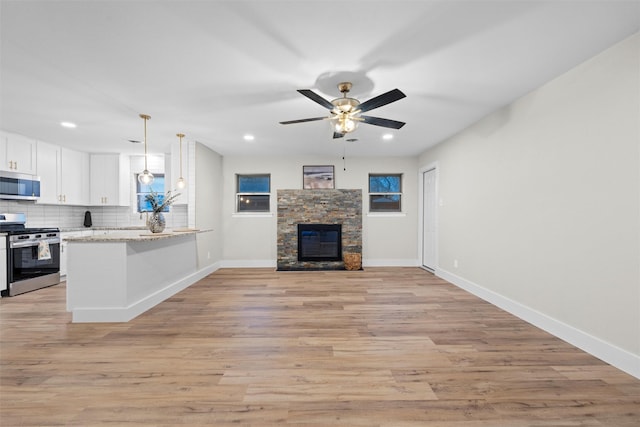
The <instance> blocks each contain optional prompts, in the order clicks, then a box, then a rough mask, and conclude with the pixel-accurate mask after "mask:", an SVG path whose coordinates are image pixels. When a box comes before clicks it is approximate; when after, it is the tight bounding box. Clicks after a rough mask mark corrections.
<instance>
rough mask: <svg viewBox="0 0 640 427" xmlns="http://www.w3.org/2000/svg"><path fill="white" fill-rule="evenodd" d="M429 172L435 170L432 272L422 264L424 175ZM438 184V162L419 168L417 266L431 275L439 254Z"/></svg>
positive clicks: (435, 267)
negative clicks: (434, 226)
mask: <svg viewBox="0 0 640 427" xmlns="http://www.w3.org/2000/svg"><path fill="white" fill-rule="evenodd" d="M431 170H435V180H436V182H435V198H436V205H435V206H436V208H435V210H434V212H433V214H434V216H435V218H434V222H435V224H436V229H435V232H434V235H435V240H436V241H435V255H434V263H435V265H434V268H433V271H432V270H431V269H430V268H428V267H425V266H424V265H423V264H422V262H423V261H424V253H423V252H424V220H425V212H424V174H425V173H426V172H429V171H431ZM439 183H440V166H439V164H438V162H433V163H429V164H428V165H426V166H423V167H421V168H420V169H419V170H418V265H419V266H420V268H423V269H425V270H427V271H431V272H433V273H435V272H436V269H437V268H438V265H439V263H438V254H439V250H438V230H439V226H438V207H439V206H440V198H439V192H438V187H439Z"/></svg>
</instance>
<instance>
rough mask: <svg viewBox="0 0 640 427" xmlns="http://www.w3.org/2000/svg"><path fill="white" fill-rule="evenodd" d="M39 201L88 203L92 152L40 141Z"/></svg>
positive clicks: (38, 160)
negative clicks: (90, 154)
mask: <svg viewBox="0 0 640 427" xmlns="http://www.w3.org/2000/svg"><path fill="white" fill-rule="evenodd" d="M37 154H38V155H37V163H36V164H37V174H38V175H39V176H40V198H39V199H38V203H39V204H66V205H86V204H88V203H89V154H88V153H83V152H80V151H75V150H69V149H67V148H63V147H59V146H57V145H53V144H48V143H46V142H43V141H38V146H37Z"/></svg>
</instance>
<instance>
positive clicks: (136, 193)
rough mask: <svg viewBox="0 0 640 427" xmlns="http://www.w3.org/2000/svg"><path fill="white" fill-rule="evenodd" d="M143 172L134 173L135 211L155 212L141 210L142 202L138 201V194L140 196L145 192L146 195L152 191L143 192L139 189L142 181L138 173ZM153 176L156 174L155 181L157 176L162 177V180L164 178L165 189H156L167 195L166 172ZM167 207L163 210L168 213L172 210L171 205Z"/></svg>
mask: <svg viewBox="0 0 640 427" xmlns="http://www.w3.org/2000/svg"><path fill="white" fill-rule="evenodd" d="M141 173H142V172H136V173H134V174H133V179H134V186H135V193H134V199H135V208H136V210H135V213H140V214H142V213H149V212H153V211H151V210H149V211H141V210H140V203H139V201H138V196H140V195H142V194H144V195H147V194H150V193H141V192H139V191H138V189H139V188H140V185H141V184H140V182H139V181H138V175H140V174H141ZM153 176H154V181H155V179H156V178H159V177H162V180H163V189H162V191H156V193H158V194H162V195H166V189H165V187H166V185H167V181H166V178H167V176H166V174H164V173H154V174H153ZM150 187H153V184H152V185H150ZM154 191H155V190H154ZM165 209H166V210H163V211H162V213H165V214H166V213H169V212H170V206H167V207H165Z"/></svg>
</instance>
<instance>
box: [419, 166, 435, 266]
mask: <svg viewBox="0 0 640 427" xmlns="http://www.w3.org/2000/svg"><path fill="white" fill-rule="evenodd" d="M422 183H423V193H424V194H423V196H424V197H423V198H422V200H423V202H422V203H423V206H422V208H423V209H422V215H423V218H422V230H423V235H422V265H423V267H425V268H428V269H429V270H431V271H433V270H435V268H436V170H435V169H430V170H428V171H426V172H424V173H423V174H422Z"/></svg>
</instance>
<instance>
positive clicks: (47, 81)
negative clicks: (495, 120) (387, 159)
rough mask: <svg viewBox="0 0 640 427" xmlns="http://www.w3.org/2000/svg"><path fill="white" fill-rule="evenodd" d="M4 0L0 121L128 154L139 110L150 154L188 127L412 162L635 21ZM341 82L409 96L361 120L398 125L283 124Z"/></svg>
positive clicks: (337, 7) (226, 150) (357, 91)
mask: <svg viewBox="0 0 640 427" xmlns="http://www.w3.org/2000/svg"><path fill="white" fill-rule="evenodd" d="M0 5H1V9H0V13H1V16H0V18H1V30H0V31H1V33H0V34H1V37H2V39H1V43H2V44H1V49H2V51H1V57H0V58H1V70H0V71H1V74H0V79H1V106H0V107H1V109H0V128H2V129H4V130H8V131H12V132H16V133H21V134H24V135H27V136H31V137H34V138H37V139H39V140H44V141H48V142H51V143H55V144H59V145H62V146H66V147H70V148H75V149H79V150H82V151H92V152H124V153H136V154H141V153H142V151H143V148H142V146H141V145H138V144H131V143H130V142H128V140H129V139H134V140H142V139H143V121H142V119H140V118H139V117H138V115H139V114H140V113H145V114H149V115H150V116H151V120H150V121H149V123H148V142H149V151H150V152H152V153H156V152H168V151H169V144H170V143H172V142H176V141H177V140H178V139H177V137H176V136H175V135H176V133H179V132H182V133H185V134H186V138H185V139H186V140H187V141H191V140H197V141H199V142H201V143H203V144H205V145H207V146H209V147H211V148H212V149H214V150H216V151H217V152H219V153H221V154H223V155H236V154H243V153H249V154H254V155H279V156H282V155H327V156H334V155H342V153H343V150H345V147H346V150H348V153H349V154H350V155H357V156H367V155H371V156H389V155H400V156H404V155H416V154H419V153H421V152H422V151H424V150H425V149H426V148H427V147H430V146H433V145H435V144H437V143H438V142H440V141H442V140H443V139H444V138H447V137H448V136H451V135H452V134H455V133H456V132H458V131H460V130H461V129H463V128H465V127H466V126H468V125H469V124H471V123H473V122H475V121H477V120H478V119H480V118H482V117H483V116H485V115H487V114H489V113H490V112H492V111H494V110H496V109H498V108H500V107H501V106H504V105H506V104H508V103H510V102H512V101H513V100H514V99H516V98H518V97H520V96H522V95H524V94H526V93H527V92H529V91H531V90H533V89H535V88H536V87H539V86H540V85H542V84H544V83H545V82H547V81H549V80H551V79H553V78H554V77H556V76H558V75H560V74H562V73H564V72H566V71H567V70H569V69H571V68H573V67H575V66H576V65H578V64H579V63H581V62H583V61H585V60H586V59H588V58H590V57H592V56H594V55H596V54H597V53H599V52H601V51H603V50H605V49H606V48H607V47H609V46H611V45H613V44H615V43H616V42H618V41H620V40H622V39H624V38H626V37H628V36H629V35H631V34H633V33H634V32H637V31H638V30H639V29H640V2H639V1H612V0H608V1H593V0H589V1H578V0H576V1H547V2H541V1H511V2H508V1H482V0H478V1H397V0H394V1H327V0H322V1H314V0H305V1H301V0H298V1H257V0H256V1H238V0H235V1H202V0H201V1H167V0H165V1H153V0H151V1H94V0H85V1H64V0H58V1H33V0H31V1H24V0H15V1H13V0H1V3H0ZM345 79H348V80H351V81H352V82H353V84H354V86H353V90H352V92H351V95H352V96H354V97H356V98H358V99H360V100H361V101H365V100H366V99H369V98H371V97H373V96H376V95H379V94H381V93H383V92H386V91H388V90H391V89H394V88H398V89H400V90H402V91H403V92H404V93H405V94H406V95H407V97H406V98H404V99H402V100H400V101H397V102H395V103H392V104H389V105H386V106H384V107H381V108H379V109H375V110H372V111H370V112H369V113H367V114H370V115H373V116H379V117H384V118H390V119H394V120H400V121H405V122H407V124H406V125H405V126H404V127H403V128H402V129H400V130H391V132H389V130H388V129H385V128H382V127H378V126H372V125H366V124H363V125H361V126H360V127H359V129H358V130H357V131H356V132H354V133H352V134H349V135H348V138H357V139H358V141H355V142H345V141H344V140H336V141H334V140H333V139H332V138H331V136H332V133H331V130H330V128H329V125H328V124H327V122H324V121H318V122H309V123H301V124H293V125H288V126H284V125H280V124H279V123H278V122H279V121H283V120H294V119H301V118H307V117H317V116H323V115H325V114H327V110H325V109H324V108H323V107H321V106H320V105H318V104H316V103H314V102H312V101H311V100H310V99H308V98H305V97H303V96H302V95H300V94H299V93H297V92H296V89H312V90H314V91H316V92H317V93H318V94H320V95H322V96H323V97H325V98H328V99H333V98H336V97H338V96H339V95H340V94H339V92H338V90H337V88H335V85H336V84H337V83H338V82H339V81H341V80H345ZM61 121H70V122H74V123H76V124H77V125H78V127H77V128H76V129H66V128H63V127H61V126H60V122H61ZM247 133H250V134H252V135H254V136H255V140H254V141H252V142H247V141H245V140H243V135H245V134H247ZM385 133H392V134H393V135H394V139H393V140H392V141H384V140H382V135H383V134H385ZM345 139H346V138H345ZM345 144H346V146H345Z"/></svg>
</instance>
